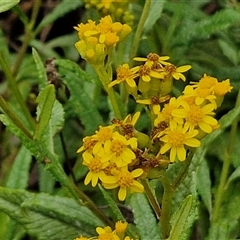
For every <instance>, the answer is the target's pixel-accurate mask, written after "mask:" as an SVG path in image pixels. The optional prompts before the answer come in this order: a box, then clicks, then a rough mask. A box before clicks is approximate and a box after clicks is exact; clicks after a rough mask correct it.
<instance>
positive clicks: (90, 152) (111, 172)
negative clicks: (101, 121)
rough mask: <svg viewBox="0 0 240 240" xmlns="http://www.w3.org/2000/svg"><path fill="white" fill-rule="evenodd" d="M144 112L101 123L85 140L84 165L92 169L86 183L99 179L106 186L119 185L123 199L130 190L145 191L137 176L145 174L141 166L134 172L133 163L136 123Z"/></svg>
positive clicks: (109, 187)
mask: <svg viewBox="0 0 240 240" xmlns="http://www.w3.org/2000/svg"><path fill="white" fill-rule="evenodd" d="M139 115H140V113H139V112H137V113H136V114H135V115H134V116H133V118H132V117H131V115H128V116H127V117H126V118H125V119H124V120H123V121H120V120H115V121H114V123H113V124H112V125H110V126H106V127H103V126H100V127H99V130H98V131H96V133H95V134H94V135H92V136H87V137H85V138H84V139H83V146H82V147H80V148H79V149H78V152H83V154H82V156H83V165H85V166H87V167H88V169H89V172H88V174H87V175H86V178H85V181H84V184H85V185H87V184H89V183H90V182H91V183H92V186H93V187H95V186H96V185H97V183H98V181H99V180H100V181H101V184H102V185H103V186H104V187H105V188H106V189H113V188H117V187H119V192H118V198H119V200H121V201H123V200H124V199H125V198H126V195H127V191H128V190H130V192H143V191H144V189H143V186H142V184H140V183H139V182H138V181H137V180H135V179H136V178H138V177H140V176H141V175H142V174H143V170H142V169H140V168H137V169H134V170H133V171H130V168H129V166H131V164H132V163H133V161H134V160H135V159H136V155H135V152H134V151H135V150H136V149H137V145H138V143H137V138H136V137H134V131H135V129H134V125H135V123H136V121H137V119H138V117H139Z"/></svg>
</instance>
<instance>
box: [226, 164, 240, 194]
mask: <svg viewBox="0 0 240 240" xmlns="http://www.w3.org/2000/svg"><path fill="white" fill-rule="evenodd" d="M238 178H240V166H239V167H238V168H237V169H235V171H234V172H233V173H232V174H231V175H230V177H229V178H228V180H227V183H226V186H225V189H227V188H228V187H229V185H230V183H232V182H233V181H234V180H236V179H238Z"/></svg>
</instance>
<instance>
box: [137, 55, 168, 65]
mask: <svg viewBox="0 0 240 240" xmlns="http://www.w3.org/2000/svg"><path fill="white" fill-rule="evenodd" d="M169 58H170V57H169V56H161V57H160V56H159V55H158V54H156V53H149V54H148V55H147V57H146V58H142V57H135V58H133V60H135V61H140V62H149V63H150V65H151V66H154V64H156V63H160V64H162V65H166V64H168V62H165V60H168V59H169Z"/></svg>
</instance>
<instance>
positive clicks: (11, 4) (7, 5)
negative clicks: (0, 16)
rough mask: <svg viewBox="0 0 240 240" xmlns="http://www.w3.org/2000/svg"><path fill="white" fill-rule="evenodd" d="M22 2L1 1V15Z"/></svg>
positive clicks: (14, 0) (15, 0) (12, 0)
mask: <svg viewBox="0 0 240 240" xmlns="http://www.w3.org/2000/svg"><path fill="white" fill-rule="evenodd" d="M19 2H20V0H11V1H9V0H0V13H1V12H5V11H7V10H9V9H11V8H12V7H14V6H15V5H17V4H18V3H19Z"/></svg>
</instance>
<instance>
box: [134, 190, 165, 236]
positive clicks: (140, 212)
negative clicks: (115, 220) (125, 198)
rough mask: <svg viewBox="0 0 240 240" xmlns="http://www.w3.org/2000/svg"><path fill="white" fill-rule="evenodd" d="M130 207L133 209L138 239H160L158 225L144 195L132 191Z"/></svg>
mask: <svg viewBox="0 0 240 240" xmlns="http://www.w3.org/2000/svg"><path fill="white" fill-rule="evenodd" d="M130 207H131V208H132V210H133V214H134V223H135V224H136V228H137V230H138V233H139V235H140V236H139V237H140V239H151V240H159V239H161V234H160V231H159V225H158V223H157V220H156V217H155V215H154V214H153V211H152V209H151V207H150V205H149V202H148V200H147V198H146V196H145V195H144V194H140V193H134V194H133V195H132V196H131V199H130Z"/></svg>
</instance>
